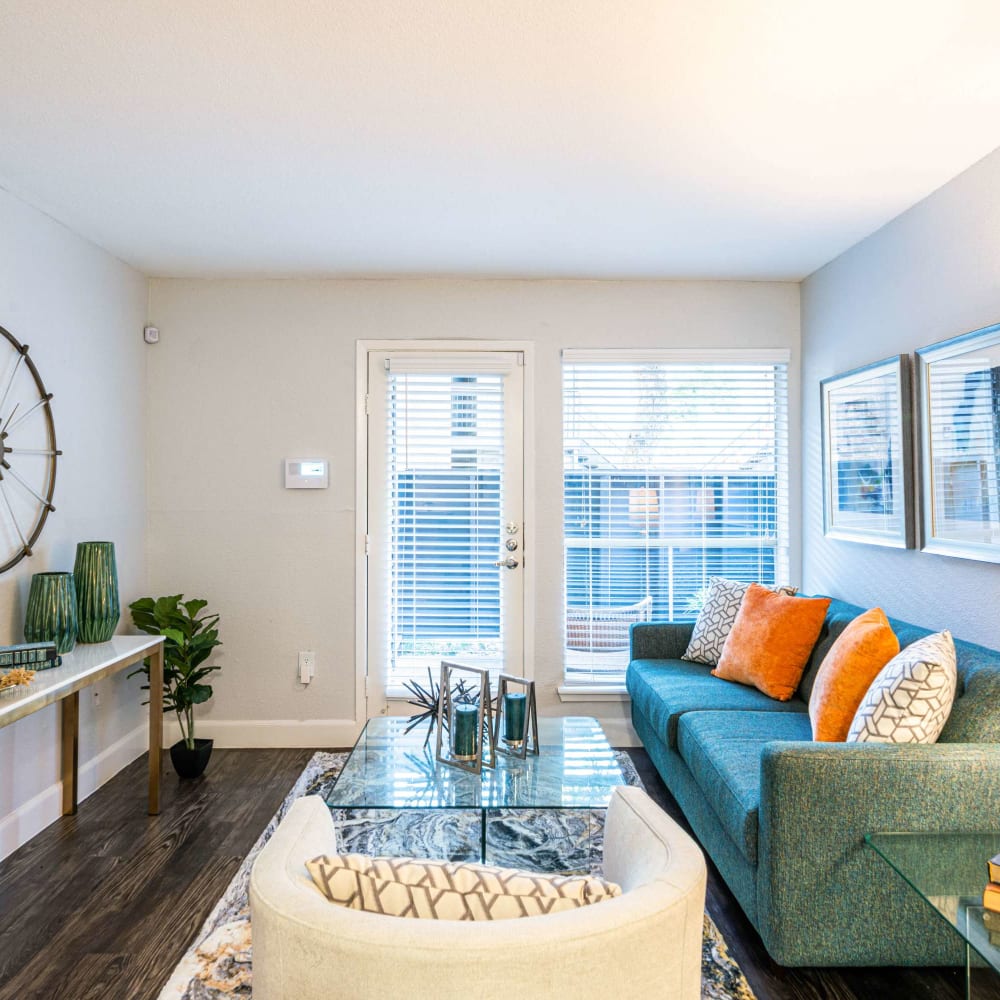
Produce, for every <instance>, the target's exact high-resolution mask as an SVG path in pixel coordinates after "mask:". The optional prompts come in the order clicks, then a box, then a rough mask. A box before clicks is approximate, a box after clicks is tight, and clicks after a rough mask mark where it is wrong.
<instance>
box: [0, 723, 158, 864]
mask: <svg viewBox="0 0 1000 1000" xmlns="http://www.w3.org/2000/svg"><path fill="white" fill-rule="evenodd" d="M148 739H149V737H148V730H147V728H146V723H143V724H142V725H141V726H136V728H135V729H133V730H132V731H131V732H129V733H126V734H125V735H124V736H123V737H122V738H121V739H120V740H116V741H115V742H114V743H112V744H111V746H109V747H107V748H106V749H104V750H102V751H101V752H100V753H99V754H97V756H96V757H91V759H90V760H86V761H81V762H80V767H79V771H78V785H77V801H79V802H82V801H83V800H84V799H85V798H87V796H88V795H92V794H93V793H94V792H96V791H97V789H98V788H100V787H101V785H103V784H104V783H105V782H106V781H109V780H110V779H111V778H113V777H114V776H115V775H116V774H117V773H118V772H119V771H120V770H122V768H124V767H127V766H128V765H129V764H131V763H132V761H134V760H135V759H136V758H137V757H141V756H142V755H143V754H144V753H145V752H146V748H147V741H148ZM144 787H145V786H144ZM61 816H62V782H59V781H57V782H55V783H54V784H52V785H49V787H48V788H46V789H44V790H43V791H41V792H39V793H38V794H37V795H36V796H34V797H33V798H31V799H29V800H28V801H27V802H25V803H24V804H23V805H21V806H18V808H17V809H15V810H14V811H13V812H12V813H11V814H10V815H9V816H5V817H4V818H3V819H2V820H0V861H2V860H3V859H4V858H6V857H7V856H8V855H10V854H13V853H14V851H16V850H17V849H18V848H19V847H20V846H21V845H22V844H26V843H27V842H28V841H29V840H31V838H32V837H34V836H35V834H37V833H41V831H42V830H44V829H45V828H46V827H47V826H49V824H51V823H54V822H55V821H56V820H57V819H59V818H60V817H61Z"/></svg>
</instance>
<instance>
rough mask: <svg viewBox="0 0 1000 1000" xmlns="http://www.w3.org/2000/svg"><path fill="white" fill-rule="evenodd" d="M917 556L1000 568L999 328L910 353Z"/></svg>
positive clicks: (988, 329) (967, 334) (962, 336)
mask: <svg viewBox="0 0 1000 1000" xmlns="http://www.w3.org/2000/svg"><path fill="white" fill-rule="evenodd" d="M917 371H918V380H917V383H918V387H919V388H918V392H919V397H920V399H919V403H920V466H921V480H922V504H921V507H922V511H923V515H922V517H921V538H920V547H921V549H922V550H923V551H924V552H930V553H935V554H937V555H945V556H955V557H957V558H960V559H976V560H980V561H982V562H1000V324H995V325H993V326H987V327H983V328H982V329H979V330H973V331H972V332H971V333H965V334H962V335H961V336H958V337H952V338H951V339H949V340H944V341H941V342H940V343H937V344H931V345H930V346H929V347H922V348H921V349H920V350H918V351H917Z"/></svg>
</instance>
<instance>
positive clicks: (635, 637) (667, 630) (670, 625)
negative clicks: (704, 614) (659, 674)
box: [629, 622, 694, 660]
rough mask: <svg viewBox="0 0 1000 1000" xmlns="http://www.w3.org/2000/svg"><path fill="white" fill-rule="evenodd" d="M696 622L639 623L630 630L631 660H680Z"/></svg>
mask: <svg viewBox="0 0 1000 1000" xmlns="http://www.w3.org/2000/svg"><path fill="white" fill-rule="evenodd" d="M693 631H694V622H637V623H636V624H634V625H632V626H631V628H630V629H629V659H630V660H679V659H680V658H681V656H682V655H683V653H684V651H685V650H686V649H687V647H688V643H689V642H690V641H691V633H692V632H693Z"/></svg>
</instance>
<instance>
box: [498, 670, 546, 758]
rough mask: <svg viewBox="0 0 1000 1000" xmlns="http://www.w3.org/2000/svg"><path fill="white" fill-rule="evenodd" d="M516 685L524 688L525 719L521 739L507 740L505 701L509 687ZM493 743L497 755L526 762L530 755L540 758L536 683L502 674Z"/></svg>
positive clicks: (522, 724)
mask: <svg viewBox="0 0 1000 1000" xmlns="http://www.w3.org/2000/svg"><path fill="white" fill-rule="evenodd" d="M511 684H514V685H518V686H520V687H522V688H524V694H525V706H524V719H523V721H522V723H521V738H520V739H518V740H507V739H505V738H503V729H504V713H505V710H506V708H505V704H504V699H505V697H506V694H507V688H508V686H509V685H511ZM493 742H494V744H495V746H496V751H497V753H502V754H506V755H507V756H508V757H518V758H520V759H521V760H524V759H525V758H526V757H527V756H528V754H529V753H530V754H533V755H534V756H536V757H537V756H538V752H539V750H538V707H537V705H536V704H535V682H534V681H529V680H526V679H525V678H524V677H515V676H514V675H513V674H501V675H500V680H499V685H498V687H497V714H496V721H495V722H494V724H493Z"/></svg>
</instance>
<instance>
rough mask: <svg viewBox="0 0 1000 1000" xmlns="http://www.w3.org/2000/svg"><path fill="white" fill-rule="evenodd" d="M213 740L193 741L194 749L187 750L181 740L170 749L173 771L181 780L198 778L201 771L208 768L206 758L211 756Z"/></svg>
mask: <svg viewBox="0 0 1000 1000" xmlns="http://www.w3.org/2000/svg"><path fill="white" fill-rule="evenodd" d="M213 742H214V741H213V740H198V739H196V740H195V741H194V749H193V750H189V749H188V748H187V747H186V746H185V744H184V741H183V740H178V741H177V742H176V743H175V744H174V745H173V746H172V747H171V748H170V761H171V763H172V764H173V765H174V770H175V771H176V772H177V773H178V774H179V775H180V776H181V777H182V778H200V777H201V773H202V771H204V770H205V768H206V767H208V758H209V757H211V756H212V743H213Z"/></svg>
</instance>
